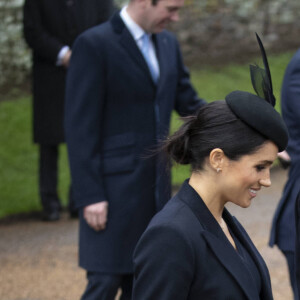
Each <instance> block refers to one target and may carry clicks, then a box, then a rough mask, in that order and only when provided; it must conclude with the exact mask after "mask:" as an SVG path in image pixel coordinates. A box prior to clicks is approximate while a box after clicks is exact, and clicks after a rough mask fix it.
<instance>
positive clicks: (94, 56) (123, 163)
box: [65, 13, 205, 273]
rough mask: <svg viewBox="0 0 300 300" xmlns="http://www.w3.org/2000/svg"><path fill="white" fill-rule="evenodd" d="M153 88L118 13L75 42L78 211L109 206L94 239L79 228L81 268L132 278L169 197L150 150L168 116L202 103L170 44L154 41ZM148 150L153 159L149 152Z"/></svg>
mask: <svg viewBox="0 0 300 300" xmlns="http://www.w3.org/2000/svg"><path fill="white" fill-rule="evenodd" d="M154 39H155V45H156V50H157V55H158V61H159V65H160V79H159V82H158V85H157V86H156V85H155V83H154V82H153V81H152V77H151V74H150V71H149V69H148V67H147V64H146V62H145V60H144V58H143V56H142V54H141V52H140V50H139V49H138V46H137V45H136V42H135V41H134V39H133V37H132V36H131V34H130V33H129V31H128V29H127V28H126V26H125V24H124V23H123V21H122V19H121V17H120V15H119V13H116V14H115V15H114V16H113V17H112V18H111V20H110V21H109V22H106V23H105V24H103V25H100V26H97V27H95V28H92V29H90V30H88V31H86V32H85V33H84V34H82V35H81V36H80V37H79V38H78V39H77V40H76V42H75V45H74V48H73V56H72V59H71V65H70V69H69V72H68V78H67V89H66V91H67V96H66V100H67V101H66V119H65V120H66V122H65V128H66V139H67V146H68V152H69V158H70V166H71V173H72V182H73V186H74V199H75V201H76V203H77V206H78V207H81V208H82V207H84V206H86V205H89V204H93V203H97V202H100V201H104V200H106V201H108V203H109V209H108V223H107V227H106V229H105V230H104V231H100V232H96V231H94V230H93V229H91V228H90V227H89V226H88V225H87V223H86V222H85V220H83V219H82V217H81V221H80V265H81V266H82V267H83V268H85V269H87V270H90V271H101V272H114V273H132V272H133V265H132V254H133V249H134V247H135V245H136V242H137V240H138V238H139V237H140V235H141V234H142V232H143V231H144V230H145V228H146V226H147V224H148V222H149V221H150V219H151V217H152V216H153V215H154V213H155V212H156V211H157V210H159V209H160V208H161V207H162V206H163V205H164V204H165V202H166V201H167V200H168V199H169V197H170V178H169V176H168V175H169V172H167V171H165V167H166V163H165V159H164V158H163V157H162V156H153V155H152V154H153V146H154V147H155V146H157V142H158V141H159V140H160V139H161V138H162V137H163V136H165V135H166V134H168V130H169V124H170V118H171V112H172V110H173V109H176V110H177V112H178V113H179V114H180V115H182V116H184V115H188V114H192V113H194V112H195V111H196V110H197V108H198V107H199V106H201V105H203V104H204V103H205V102H204V101H203V100H200V99H199V98H198V97H197V95H196V93H195V91H194V89H193V88H192V87H191V84H190V81H189V74H188V72H187V70H186V68H185V67H184V65H183V63H182V57H181V54H180V51H179V47H178V44H177V41H176V39H175V38H174V36H173V35H171V34H170V33H168V32H167V31H163V32H162V33H159V34H157V35H156V36H155V37H154ZM149 150H152V151H149Z"/></svg>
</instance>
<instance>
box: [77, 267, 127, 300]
mask: <svg viewBox="0 0 300 300" xmlns="http://www.w3.org/2000/svg"><path fill="white" fill-rule="evenodd" d="M87 279H88V284H87V287H86V290H85V292H84V294H83V295H82V298H81V300H114V299H115V297H116V295H117V292H118V289H119V288H121V290H122V295H121V298H120V300H130V299H131V294H132V282H133V275H132V274H123V275H120V274H105V273H99V272H87Z"/></svg>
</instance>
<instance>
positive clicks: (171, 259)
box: [132, 226, 195, 300]
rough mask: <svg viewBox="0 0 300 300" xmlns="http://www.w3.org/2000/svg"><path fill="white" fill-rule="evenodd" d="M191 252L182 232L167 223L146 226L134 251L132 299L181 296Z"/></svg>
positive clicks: (177, 299) (177, 298) (184, 296)
mask: <svg viewBox="0 0 300 300" xmlns="http://www.w3.org/2000/svg"><path fill="white" fill-rule="evenodd" d="M194 260H195V255H194V253H193V249H192V247H191V246H190V245H189V243H188V241H187V240H186V238H185V237H184V235H183V234H181V233H180V232H178V231H177V230H176V229H173V228H171V227H169V226H160V227H156V228H155V227H152V228H151V229H148V230H147V231H146V232H145V233H144V235H143V236H142V238H141V240H140V241H139V243H138V245H137V247H136V250H135V253H134V287H133V298H132V299H133V300H140V299H143V300H152V299H156V300H184V299H187V298H188V295H189V291H190V285H191V284H192V281H193V272H194V264H195V263H194Z"/></svg>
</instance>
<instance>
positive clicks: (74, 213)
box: [68, 183, 79, 219]
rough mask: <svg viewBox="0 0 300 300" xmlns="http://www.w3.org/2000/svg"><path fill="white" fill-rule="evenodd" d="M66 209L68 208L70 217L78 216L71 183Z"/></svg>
mask: <svg viewBox="0 0 300 300" xmlns="http://www.w3.org/2000/svg"><path fill="white" fill-rule="evenodd" d="M68 210H69V214H70V217H71V218H72V219H75V218H78V216H79V212H78V209H76V208H75V201H74V197H73V190H72V183H71V184H70V188H69V204H68Z"/></svg>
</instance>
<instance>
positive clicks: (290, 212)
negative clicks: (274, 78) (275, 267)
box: [270, 49, 300, 252]
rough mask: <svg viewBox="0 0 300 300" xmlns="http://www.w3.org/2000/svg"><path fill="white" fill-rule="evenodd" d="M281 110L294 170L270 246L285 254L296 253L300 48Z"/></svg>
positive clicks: (287, 76)
mask: <svg viewBox="0 0 300 300" xmlns="http://www.w3.org/2000/svg"><path fill="white" fill-rule="evenodd" d="M281 110H282V117H283V119H284V121H285V123H286V125H287V128H288V132H289V142H288V146H287V152H288V153H289V155H290V157H291V167H290V170H289V176H288V180H287V182H286V184H285V187H284V191H283V193H282V197H281V199H280V202H279V204H278V206H277V209H276V212H275V215H274V218H273V223H272V230H271V236H270V246H273V245H274V244H277V245H278V247H279V248H280V249H281V250H283V251H293V252H294V251H295V241H296V226H295V205H296V198H297V196H298V195H299V193H300V49H299V50H298V51H297V52H296V53H295V55H294V56H293V58H292V59H291V61H290V63H289V64H288V66H287V68H286V70H285V75H284V79H283V83H282V89H281ZM297 205H298V204H297ZM296 222H297V223H298V222H299V220H296Z"/></svg>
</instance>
